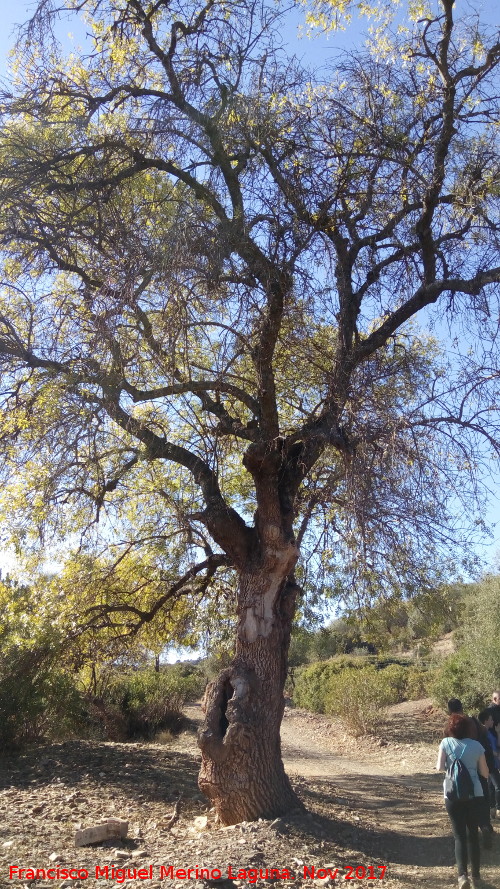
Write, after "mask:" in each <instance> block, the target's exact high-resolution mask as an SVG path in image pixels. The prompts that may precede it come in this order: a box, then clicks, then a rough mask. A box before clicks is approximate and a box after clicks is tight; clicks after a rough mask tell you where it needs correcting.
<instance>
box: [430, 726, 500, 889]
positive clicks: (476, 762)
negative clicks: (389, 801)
mask: <svg viewBox="0 0 500 889" xmlns="http://www.w3.org/2000/svg"><path fill="white" fill-rule="evenodd" d="M468 730H469V720H468V718H467V717H466V716H464V715H463V714H460V713H454V714H452V716H450V718H449V721H448V726H447V730H446V737H445V738H443V740H442V741H441V744H440V745H439V753H438V760H437V763H436V768H437V769H438V770H439V771H441V772H442V771H446V776H445V779H444V799H445V806H446V811H447V812H448V816H449V819H450V821H451V827H452V830H453V836H454V838H455V859H456V862H457V870H458V886H459V889H470V886H471V884H470V882H469V877H468V872H467V863H468V861H467V839H468V840H469V846H470V859H471V860H470V866H471V877H472V886H473V889H480V887H481V886H482V885H483V883H482V882H481V878H480V875H479V869H480V857H479V855H480V853H479V836H478V828H479V820H480V800H481V798H482V797H483V789H482V787H481V782H480V780H479V776H480V775H482V776H483V778H487V777H488V766H487V765H486V759H485V755H484V748H483V747H482V745H481V744H480V743H479V741H474V740H473V739H472V738H468V737H467V734H468Z"/></svg>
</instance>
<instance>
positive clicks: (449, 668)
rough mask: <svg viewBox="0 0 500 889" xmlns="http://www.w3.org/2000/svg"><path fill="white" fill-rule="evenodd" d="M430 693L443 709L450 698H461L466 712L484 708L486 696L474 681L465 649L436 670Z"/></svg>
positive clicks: (455, 653) (448, 658)
mask: <svg viewBox="0 0 500 889" xmlns="http://www.w3.org/2000/svg"><path fill="white" fill-rule="evenodd" d="M430 692H431V695H432V697H433V698H434V699H435V700H436V702H437V703H438V704H439V705H440V706H441V707H446V702H447V701H448V700H449V699H450V698H460V700H461V701H462V704H463V706H464V709H465V710H470V709H480V708H481V707H483V706H484V703H485V696H484V695H482V694H481V692H480V691H479V690H478V688H477V686H476V683H475V680H474V679H473V676H472V665H471V662H470V659H469V652H468V651H467V650H466V649H465V648H461V649H460V650H459V651H456V652H454V654H451V655H450V656H449V657H447V658H446V659H445V661H443V663H442V664H441V666H440V667H438V668H437V669H436V674H435V677H434V679H433V681H432V682H431V685H430Z"/></svg>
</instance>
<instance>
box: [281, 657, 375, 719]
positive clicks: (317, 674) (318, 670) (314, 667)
mask: <svg viewBox="0 0 500 889" xmlns="http://www.w3.org/2000/svg"><path fill="white" fill-rule="evenodd" d="M365 664H366V662H365V661H364V660H362V659H361V658H352V657H349V656H348V655H340V656H338V657H336V658H332V659H331V660H329V661H319V662H318V663H316V664H309V665H308V666H306V667H301V668H299V669H298V670H297V671H296V678H295V687H294V690H293V700H294V703H295V704H296V706H297V707H304V708H305V709H306V710H312V711H313V712H315V713H325V712H326V711H325V703H326V696H327V694H328V690H329V687H330V681H331V680H332V678H333V677H334V676H337V675H338V673H340V672H341V671H342V670H344V669H346V667H350V668H351V669H353V670H356V669H361V668H362V667H364V666H365Z"/></svg>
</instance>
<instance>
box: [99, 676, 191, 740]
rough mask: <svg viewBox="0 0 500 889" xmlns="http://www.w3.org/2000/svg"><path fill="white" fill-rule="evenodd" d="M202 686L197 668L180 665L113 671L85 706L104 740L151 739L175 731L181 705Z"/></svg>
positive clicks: (180, 725)
mask: <svg viewBox="0 0 500 889" xmlns="http://www.w3.org/2000/svg"><path fill="white" fill-rule="evenodd" d="M203 685H204V678H203V675H202V673H201V671H199V670H197V669H196V668H193V667H189V666H185V665H182V664H174V665H173V666H171V667H165V668H164V669H162V670H160V672H155V671H154V670H153V669H145V670H137V671H136V672H132V673H126V674H124V675H123V674H122V675H119V674H118V673H115V674H112V675H111V677H110V680H109V682H108V685H107V687H106V689H105V690H104V691H103V694H102V695H101V696H100V697H99V698H90V699H89V708H90V710H91V713H92V717H93V722H94V724H95V725H100V726H101V728H102V730H103V734H104V736H105V737H106V738H107V739H108V740H128V739H130V738H136V737H142V738H146V739H151V738H153V737H154V736H155V734H156V733H157V732H164V731H170V732H177V731H179V729H180V728H181V727H182V722H183V715H182V708H183V706H184V704H185V703H186V701H188V700H192V699H193V698H195V697H198V696H199V695H200V694H201V692H202V690H203Z"/></svg>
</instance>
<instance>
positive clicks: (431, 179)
mask: <svg viewBox="0 0 500 889" xmlns="http://www.w3.org/2000/svg"><path fill="white" fill-rule="evenodd" d="M349 5H350V4H349V3H348V2H345V0H342V2H340V0H338V2H337V3H334V4H333V5H332V6H331V14H334V12H335V10H341V11H345V10H348V8H349ZM354 5H355V4H354ZM68 6H69V7H71V8H73V6H74V7H75V8H76V9H77V10H78V11H79V12H81V13H82V14H84V15H85V16H86V21H87V27H88V29H89V30H90V32H91V35H92V49H91V50H90V51H89V52H88V54H87V55H82V56H81V57H80V58H78V57H76V56H74V57H70V58H69V59H67V60H64V59H62V58H60V57H59V55H58V54H57V52H56V51H55V49H54V47H53V43H52V35H51V23H52V21H53V16H54V14H55V10H56V5H55V4H54V5H52V3H51V0H43V2H41V3H40V4H39V6H38V10H37V12H36V14H35V16H34V18H33V19H32V20H31V22H30V23H29V25H28V26H27V28H26V29H25V32H24V40H23V41H22V42H21V44H20V50H19V54H18V62H17V66H16V69H15V75H14V80H13V84H12V87H11V88H10V89H9V91H7V92H6V93H5V95H4V96H3V98H2V103H1V107H2V125H1V134H0V180H1V184H2V198H1V209H2V213H1V216H0V244H1V248H2V254H3V255H2V262H3V264H2V292H1V296H0V359H1V367H2V396H3V406H4V413H3V419H2V427H1V430H0V435H1V441H2V443H3V448H2V450H3V458H4V470H3V471H4V476H3V478H4V489H3V503H4V506H3V511H4V514H5V516H6V518H7V517H8V519H9V521H10V524H11V526H12V527H13V529H14V533H15V534H17V539H18V541H20V542H21V543H22V545H23V546H24V547H28V545H29V541H30V532H31V530H36V532H37V533H40V534H43V532H44V530H45V529H49V528H50V530H51V533H52V535H54V534H56V533H57V534H59V535H60V536H61V537H64V536H65V535H67V534H68V533H70V532H71V533H72V534H73V535H75V534H76V535H77V536H78V535H82V534H84V532H85V531H86V532H87V533H86V535H85V534H84V536H83V537H82V538H81V540H80V543H81V546H82V547H83V548H84V549H85V550H88V551H90V552H93V553H97V554H98V555H99V556H100V558H105V559H107V560H108V569H107V570H108V571H109V572H110V582H109V590H110V592H111V591H112V592H113V595H112V599H107V598H106V593H105V589H104V587H103V586H102V584H101V585H100V590H101V592H100V593H99V596H98V601H96V602H94V603H89V602H88V601H87V600H86V601H85V606H86V609H87V619H88V620H89V621H90V623H91V624H92V625H94V626H97V625H102V631H103V632H104V631H105V630H106V627H107V628H108V629H110V630H111V631H112V632H116V633H120V632H122V631H123V632H127V633H131V632H136V631H137V632H140V631H141V628H142V627H144V626H145V625H146V624H147V623H151V622H153V621H154V620H155V619H156V618H157V617H158V615H159V613H160V611H162V612H163V614H164V615H165V617H164V618H162V619H164V620H165V627H164V629H165V632H166V633H167V632H170V627H171V626H172V625H173V624H175V614H176V609H177V608H180V610H181V611H182V609H183V606H182V604H181V605H177V604H176V603H178V602H179V601H180V600H181V599H182V600H185V601H188V602H189V603H190V604H189V606H188V607H189V609H190V611H191V614H198V616H202V617H203V613H204V611H203V609H204V608H205V606H204V605H202V602H203V601H204V600H205V599H206V597H207V596H209V595H210V593H211V594H212V596H213V597H216V596H217V594H220V596H221V601H222V608H223V609H224V610H225V609H226V599H225V598H224V596H226V595H227V596H228V600H229V598H230V596H231V593H230V592H228V590H229V589H231V584H230V583H229V582H228V577H229V574H231V575H232V576H233V577H234V578H235V580H234V583H233V584H232V591H233V592H232V595H233V596H235V598H236V612H237V632H236V643H235V656H234V660H233V662H232V664H231V666H230V667H229V668H227V669H225V670H223V671H222V672H221V673H220V675H219V676H218V677H217V679H216V680H215V681H214V682H213V683H212V684H211V686H210V687H209V689H208V692H207V696H206V719H205V724H204V728H203V730H202V732H201V735H200V746H201V750H202V767H201V774H200V786H201V788H202V789H203V791H204V792H205V793H206V795H207V796H208V797H209V798H210V799H211V800H213V803H214V805H215V806H216V808H217V811H218V813H219V816H220V819H221V821H222V822H223V823H226V824H227V823H231V822H237V821H241V820H244V819H251V818H256V817H258V816H273V815H276V814H278V813H281V812H283V811H285V810H286V809H287V808H288V807H290V806H292V805H296V802H297V801H296V798H295V794H294V793H293V791H292V788H291V786H290V784H289V782H288V779H287V777H286V775H285V772H284V769H283V765H282V761H281V756H280V741H279V729H280V723H281V718H282V714H283V693H282V692H283V685H284V681H285V676H286V669H287V650H288V643H289V638H290V630H291V625H292V621H293V617H294V613H295V608H296V602H297V598H298V596H299V595H300V594H301V586H304V585H305V586H306V587H307V585H308V583H309V581H310V578H311V576H312V575H314V576H315V578H317V577H318V576H319V575H320V574H321V572H323V573H324V574H325V575H333V577H334V578H335V580H334V581H332V584H335V589H337V590H339V591H342V593H341V595H343V596H345V597H347V598H350V599H351V601H354V603H356V604H358V603H362V602H363V601H366V600H370V599H371V598H372V597H374V596H375V597H376V596H378V595H380V594H386V595H389V594H390V592H391V591H392V590H396V591H397V592H398V594H399V595H402V596H410V595H412V594H413V593H415V592H416V591H417V590H419V589H420V588H421V587H422V586H427V585H428V584H435V583H436V582H437V579H439V568H440V558H439V555H440V554H443V553H444V552H447V551H449V550H450V548H451V547H454V548H455V547H458V546H460V544H461V543H463V539H462V531H463V530H465V528H466V527H467V523H466V521H465V520H466V517H467V513H468V510H470V509H471V508H472V507H473V504H474V496H475V494H477V492H478V488H477V485H478V484H479V480H480V478H481V470H482V469H484V468H485V467H486V469H487V470H488V468H489V464H488V460H489V458H490V456H491V455H493V456H498V455H499V453H500V447H499V435H498V431H499V430H498V414H497V411H496V408H495V405H496V404H497V403H498V402H497V398H498V391H497V390H498V387H497V383H498V370H499V369H498V360H497V357H498V356H497V351H496V339H495V338H496V337H497V333H498V328H497V322H498V315H499V313H498V309H499V305H498V283H499V282H500V263H499V256H498V246H499V244H498V222H497V220H498V215H497V214H498V196H499V163H498V155H497V154H496V151H495V146H496V140H497V139H498V127H497V122H498V99H497V97H498V89H497V87H496V86H495V83H494V77H495V75H496V71H497V67H498V62H499V60H500V47H499V44H498V40H497V39H496V38H494V37H493V38H492V37H490V36H489V35H488V34H487V33H486V31H485V30H484V29H480V28H479V26H478V25H477V23H476V22H475V21H474V22H473V23H472V24H471V25H468V24H467V23H466V24H460V23H459V24H455V22H454V19H453V2H452V0H435V2H432V3H431V11H429V13H428V14H425V15H424V16H423V17H422V18H420V19H419V20H418V21H415V20H414V19H415V18H416V16H413V18H412V14H411V10H412V9H413V4H409V10H410V12H409V15H408V18H407V22H406V24H407V29H406V30H403V31H400V35H399V37H396V38H394V40H393V41H392V42H390V41H389V38H388V37H387V38H386V44H385V50H384V47H383V46H382V43H381V42H380V41H379V44H378V46H377V47H376V48H375V49H374V52H373V53H372V54H371V55H370V54H367V53H364V54H359V55H356V54H352V55H350V56H349V57H348V58H347V59H344V60H341V61H340V62H339V63H338V66H337V67H336V68H335V69H334V70H333V71H332V72H330V73H329V74H328V75H326V74H311V73H310V72H307V71H305V70H303V69H302V68H301V67H300V65H299V64H298V63H297V62H295V61H293V60H290V59H288V58H287V57H286V54H285V52H284V51H283V49H282V48H280V45H279V43H280V38H279V34H280V28H281V25H282V17H281V16H282V13H281V11H280V7H279V5H278V6H274V5H272V6H271V5H269V6H267V5H266V4H265V3H263V4H261V3H258V2H256V0H237V2H235V3H234V4H230V5H228V4H227V3H225V2H224V3H223V2H222V0H207V2H206V3H204V4H202V5H199V4H194V3H192V2H191V0H187V2H186V0H183V2H182V3H179V2H176V0H172V2H167V0H165V2H163V0H159V2H156V3H146V2H143V0H81V2H79V3H78V4H73V3H72V2H71V3H69V4H68ZM59 8H60V7H59ZM329 8H330V5H329ZM386 34H387V32H386ZM384 51H385V53H386V55H385V57H384ZM434 305H437V310H436V313H435V314H434V315H432V314H431V312H430V310H431V307H433V306H434ZM419 313H420V314H422V315H423V318H424V322H425V323H428V322H429V323H430V322H431V321H432V319H434V320H433V322H432V323H435V324H436V335H437V334H440V333H441V332H444V331H445V330H446V328H447V325H448V324H449V325H450V330H451V333H450V336H449V343H450V344H451V345H450V349H451V354H450V356H449V359H448V358H447V357H445V355H444V353H443V349H442V348H440V347H438V345H437V344H436V343H435V342H433V341H432V339H429V338H428V337H427V338H426V337H424V336H423V335H421V334H420V333H419V331H418V328H417V327H416V325H415V324H412V319H414V318H415V316H417V315H418V314H419ZM458 504H460V507H458V508H457V506H458ZM453 508H454V509H455V511H454V512H453ZM453 516H455V518H453ZM97 520H100V524H98V521H97ZM99 532H100V533H101V538H100V541H99ZM301 552H302V555H303V560H302V561H301V562H299V556H300V554H301ZM131 553H134V563H135V564H134V565H132V561H131V562H130V565H131V573H130V574H129V575H128V579H127V583H126V584H125V586H124V587H123V588H122V590H120V571H121V572H122V578H123V576H124V575H126V574H127V571H126V564H127V560H128V559H132V556H131ZM136 553H139V554H140V555H139V557H138V559H136V558H135V554H136ZM453 555H454V559H455V558H456V557H455V553H453ZM141 559H143V570H142V572H141V570H140V564H139V565H138V562H139V563H140V560H141ZM98 564H99V565H100V564H101V563H100V562H98ZM132 568H133V570H132ZM99 570H100V569H99ZM134 572H135V575H134ZM111 575H113V576H114V578H118V579H117V580H115V579H114V580H113V581H111ZM134 576H135V578H136V580H135V581H134ZM151 578H152V581H153V582H150V580H151ZM219 578H220V579H219ZM129 581H130V583H129ZM87 588H88V589H90V590H91V589H92V583H89V584H88V587H87ZM316 590H317V592H318V593H321V590H322V586H321V583H320V582H318V581H317V580H316ZM339 594H340V592H339ZM213 602H214V598H212V605H211V608H212V614H213V612H214V611H215V610H216V609H218V608H220V607H221V606H220V605H219V604H217V602H216V604H215V605H214V604H213ZM94 605H98V606H99V608H98V609H96V610H93V611H92V610H90V611H89V609H92V608H93V606H94ZM169 615H170V616H171V617H172V620H170V619H169ZM188 623H189V621H188Z"/></svg>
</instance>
